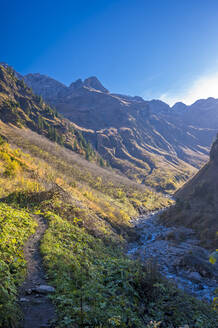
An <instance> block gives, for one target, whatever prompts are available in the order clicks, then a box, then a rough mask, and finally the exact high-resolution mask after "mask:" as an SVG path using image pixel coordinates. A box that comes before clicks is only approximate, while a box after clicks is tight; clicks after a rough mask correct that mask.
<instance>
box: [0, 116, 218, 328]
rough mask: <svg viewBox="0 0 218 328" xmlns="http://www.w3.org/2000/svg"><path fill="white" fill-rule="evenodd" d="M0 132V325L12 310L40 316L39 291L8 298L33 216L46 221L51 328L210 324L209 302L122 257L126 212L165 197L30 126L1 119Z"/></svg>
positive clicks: (19, 275) (19, 276)
mask: <svg viewBox="0 0 218 328" xmlns="http://www.w3.org/2000/svg"><path fill="white" fill-rule="evenodd" d="M0 128H1V134H2V137H1V145H0V172H1V174H0V180H1V184H0V186H1V188H0V197H1V203H0V212H1V219H0V227H1V230H0V238H1V245H0V264H1V266H0V277H1V281H3V282H4V283H3V285H0V303H1V307H0V327H1V328H3V327H4V328H11V327H17V326H18V322H19V319H20V318H21V317H22V313H21V311H20V307H21V309H23V311H24V313H25V314H26V313H27V312H26V310H25V309H26V308H27V309H28V316H29V318H31V313H34V315H35V316H36V317H37V318H40V316H41V315H42V316H43V313H42V312H41V313H40V312H39V311H41V308H42V307H41V306H40V304H41V303H40V300H41V302H42V300H43V298H42V296H41V298H40V299H39V298H35V296H34V293H33V292H30V291H29V290H28V293H31V295H29V294H28V295H29V296H28V295H25V294H24V296H22V295H23V294H19V295H21V296H19V297H22V298H20V299H22V300H23V299H24V300H25V299H27V298H29V299H30V300H31V302H29V303H25V302H27V301H22V302H17V288H18V286H20V285H22V283H23V281H24V279H25V272H26V265H27V264H28V263H26V261H25V259H26V257H24V254H23V245H25V244H26V241H27V239H28V238H29V237H30V235H31V234H32V233H33V232H34V231H38V229H39V226H37V222H38V224H39V220H40V218H44V220H45V222H47V230H46V232H45V235H44V237H43V239H42V241H41V253H42V256H43V263H44V265H45V269H46V276H47V279H46V282H47V284H48V283H49V284H50V285H52V286H54V288H55V293H54V294H53V295H52V302H53V305H54V306H55V308H56V311H57V318H56V319H55V321H56V323H55V327H62V328H64V327H68V328H70V327H72V328H73V327H83V326H84V325H89V326H91V327H96V328H97V327H99V326H104V327H108V328H112V327H121V326H122V327H138V328H140V327H143V326H147V327H152V325H153V326H154V325H155V322H157V321H161V322H162V323H161V327H165V328H167V327H169V326H175V327H177V326H181V325H182V324H186V323H187V324H189V325H190V327H194V326H195V323H196V322H198V320H199V318H200V320H201V322H202V324H203V325H204V327H206V328H214V327H215V322H216V318H217V316H216V314H215V312H214V311H213V310H212V309H211V307H210V306H209V305H207V304H206V303H202V302H200V301H198V300H196V299H194V298H192V297H190V296H188V295H184V294H183V293H182V292H181V291H179V290H178V289H177V288H176V287H175V285H173V284H170V283H169V282H167V280H165V279H163V278H162V277H161V276H160V275H159V273H158V272H157V270H156V268H155V266H152V265H151V264H147V265H141V264H140V263H138V262H135V261H132V260H130V259H129V258H127V257H126V256H125V253H124V250H125V247H126V243H127V241H131V240H135V238H137V235H136V234H135V232H134V230H133V228H132V224H131V221H130V219H131V217H135V216H137V215H138V213H139V212H140V211H141V209H142V208H144V210H146V209H147V210H154V209H158V208H161V207H164V206H167V205H169V204H170V203H172V202H171V201H170V200H169V199H167V198H164V197H162V196H161V195H160V194H157V193H154V192H151V190H147V189H146V188H145V187H143V186H142V185H138V184H136V183H134V182H132V181H130V180H128V179H127V178H124V177H120V176H119V175H116V174H114V173H113V172H111V171H108V170H105V169H102V168H99V167H98V166H96V165H95V164H93V163H90V162H88V161H86V160H85V159H83V158H82V157H81V156H79V155H78V154H75V153H73V152H72V151H70V150H68V149H65V148H64V147H61V146H60V145H58V144H57V143H53V142H51V141H49V140H48V139H46V138H45V137H43V136H39V135H37V134H36V133H35V132H31V131H29V130H25V129H20V128H15V127H13V126H9V125H8V124H5V123H3V122H0ZM6 139H7V142H6ZM33 251H34V249H32V248H31V252H33ZM31 254H32V253H31ZM34 254H35V251H34V253H33V255H34ZM28 277H29V278H28V279H30V280H31V275H30V273H29V271H28ZM34 283H35V284H36V283H37V280H36V281H35V280H34V282H32V285H33V286H34ZM22 288H24V287H22ZM22 288H21V291H22ZM21 291H20V292H19V293H21ZM46 304H47V303H46ZM37 309H38V310H37ZM48 309H50V307H49V308H48ZM181 309H182V311H181ZM37 311H38V312H37ZM181 313H182V314H181ZM190 314H191V315H190ZM50 317H51V315H50ZM33 319H34V318H33V317H32V320H33ZM34 322H35V321H34ZM152 322H153V324H152ZM32 324H33V322H32ZM49 326H50V327H51V324H50V325H49ZM53 326H54V324H53ZM37 327H38V326H37Z"/></svg>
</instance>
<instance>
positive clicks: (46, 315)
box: [19, 216, 56, 328]
mask: <svg viewBox="0 0 218 328" xmlns="http://www.w3.org/2000/svg"><path fill="white" fill-rule="evenodd" d="M36 220H37V222H38V228H37V231H36V232H35V234H34V235H32V236H31V237H30V239H29V240H28V242H27V243H26V245H25V248H24V256H25V259H26V261H27V278H26V280H25V282H24V284H23V285H22V286H21V288H20V291H19V303H20V306H21V309H22V311H23V316H24V320H23V321H22V322H21V326H22V328H42V327H55V324H54V322H55V319H56V316H55V309H54V306H53V305H52V303H51V301H50V299H49V298H48V294H49V293H48V292H47V291H46V287H47V289H49V286H48V285H47V283H46V275H45V271H44V269H43V263H42V256H41V253H40V240H41V238H42V237H43V234H44V232H45V230H46V229H47V223H46V220H45V219H44V218H43V217H39V216H36ZM43 286H45V287H43ZM40 288H41V289H43V288H44V289H45V290H44V291H43V290H40ZM37 289H38V291H37ZM50 289H52V287H51V288H50Z"/></svg>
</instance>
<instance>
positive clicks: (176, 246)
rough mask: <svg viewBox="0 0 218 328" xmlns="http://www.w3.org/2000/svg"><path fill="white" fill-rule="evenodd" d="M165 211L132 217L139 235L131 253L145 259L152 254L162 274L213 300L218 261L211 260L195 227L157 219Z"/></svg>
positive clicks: (131, 248)
mask: <svg viewBox="0 0 218 328" xmlns="http://www.w3.org/2000/svg"><path fill="white" fill-rule="evenodd" d="M162 212H163V210H160V211H157V212H152V213H149V214H148V215H143V216H141V217H139V218H138V219H136V220H134V221H132V223H133V225H134V227H135V230H136V232H137V234H138V236H139V237H138V240H137V241H136V242H133V243H130V244H129V246H128V250H127V253H128V255H129V256H130V257H131V258H133V259H140V260H141V261H142V262H144V263H145V262H146V261H147V260H149V259H151V258H152V259H153V260H154V262H155V263H157V265H158V268H159V271H160V272H161V274H162V275H163V276H165V277H166V278H168V279H170V280H173V281H174V282H175V283H176V285H177V286H178V288H180V289H182V290H183V291H185V292H186V293H189V294H191V295H193V296H195V297H197V298H199V299H203V300H205V301H208V302H211V301H212V299H213V297H214V291H215V289H216V287H217V280H218V279H217V278H218V263H217V264H216V265H212V264H211V263H210V262H209V260H208V259H209V252H208V251H207V250H206V249H204V248H203V247H200V246H199V240H198V239H197V237H196V235H195V233H194V231H193V230H191V229H187V228H185V227H166V226H163V225H161V224H160V222H159V220H158V219H159V215H160V214H161V213H162Z"/></svg>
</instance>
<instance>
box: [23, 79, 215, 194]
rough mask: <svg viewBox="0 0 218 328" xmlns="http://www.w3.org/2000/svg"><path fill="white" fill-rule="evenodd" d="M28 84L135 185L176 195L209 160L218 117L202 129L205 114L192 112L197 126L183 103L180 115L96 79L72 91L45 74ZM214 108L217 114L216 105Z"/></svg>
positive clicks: (158, 102)
mask: <svg viewBox="0 0 218 328" xmlns="http://www.w3.org/2000/svg"><path fill="white" fill-rule="evenodd" d="M24 81H25V82H26V83H27V85H29V86H30V87H31V88H32V89H33V90H34V92H35V93H36V94H38V95H41V96H42V97H43V99H45V100H46V101H47V102H49V103H50V104H51V105H52V106H54V107H55V108H56V109H57V110H58V111H59V112H60V113H61V114H62V115H63V116H64V117H66V118H68V119H69V120H71V121H72V122H73V123H74V126H75V127H76V128H77V129H78V130H80V131H82V132H83V134H84V136H85V137H86V138H87V140H89V141H90V142H91V144H92V145H93V147H94V148H95V149H96V150H97V151H98V152H99V153H100V154H101V156H102V157H103V158H104V159H106V160H107V161H108V162H109V163H110V165H111V166H112V167H114V168H116V169H118V170H120V171H121V172H123V173H124V174H125V175H127V176H128V177H130V178H131V179H134V180H135V181H138V182H140V183H145V184H147V185H150V186H153V187H155V188H157V190H165V191H168V192H172V191H174V190H175V189H176V188H178V187H179V186H181V185H182V184H183V183H184V181H186V180H187V179H188V178H189V177H190V176H192V175H193V174H194V173H196V172H197V169H198V168H200V167H201V166H202V164H203V163H205V162H206V161H207V158H208V153H209V147H210V145H211V142H212V140H213V137H214V136H215V134H216V126H217V124H218V122H217V121H218V119H217V117H216V116H213V117H214V118H215V120H214V119H212V118H211V116H210V117H209V118H208V120H211V121H213V125H212V126H211V125H210V126H209V125H208V124H206V125H205V126H201V124H200V123H202V122H204V119H206V120H207V118H206V117H207V115H203V114H202V111H200V113H201V115H198V113H196V112H197V111H198V110H195V111H194V110H193V111H192V110H190V112H193V113H195V116H196V117H199V119H198V121H196V120H195V122H194V123H195V124H194V123H193V122H192V120H189V116H187V119H186V118H183V116H184V115H185V114H183V111H185V110H184V107H185V108H186V106H185V105H184V104H183V105H182V108H183V111H182V110H180V111H178V112H177V110H176V108H178V106H177V107H175V108H172V109H171V108H170V107H169V106H168V105H167V104H165V103H164V102H162V101H159V100H153V101H145V100H144V99H142V98H141V97H130V96H125V95H120V94H112V93H110V92H109V91H108V90H107V89H106V88H105V87H104V86H103V85H102V84H101V83H100V81H98V79H97V78H96V77H90V78H88V79H86V80H84V81H82V80H81V79H79V80H77V81H76V82H73V83H72V84H71V85H70V86H69V87H67V86H65V85H63V84H61V83H60V82H58V81H56V80H54V79H52V78H50V77H47V76H44V75H41V74H28V75H26V76H25V77H24ZM87 81H88V82H87ZM206 103H207V101H206ZM196 107H197V108H198V106H196ZM212 107H213V111H214V110H215V111H216V113H218V107H217V106H216V104H215V105H213V106H212ZM184 117H186V116H184ZM192 123H193V124H192Z"/></svg>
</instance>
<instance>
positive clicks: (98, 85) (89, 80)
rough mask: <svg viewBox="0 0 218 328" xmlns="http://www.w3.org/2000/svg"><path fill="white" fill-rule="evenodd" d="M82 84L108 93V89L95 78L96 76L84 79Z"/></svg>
mask: <svg viewBox="0 0 218 328" xmlns="http://www.w3.org/2000/svg"><path fill="white" fill-rule="evenodd" d="M84 85H85V86H86V87H88V88H93V89H95V90H99V91H102V92H105V93H109V91H108V90H107V89H106V88H105V87H104V86H103V85H102V84H101V82H100V81H99V80H98V79H97V77H96V76H91V77H88V78H87V79H85V80H84Z"/></svg>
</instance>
